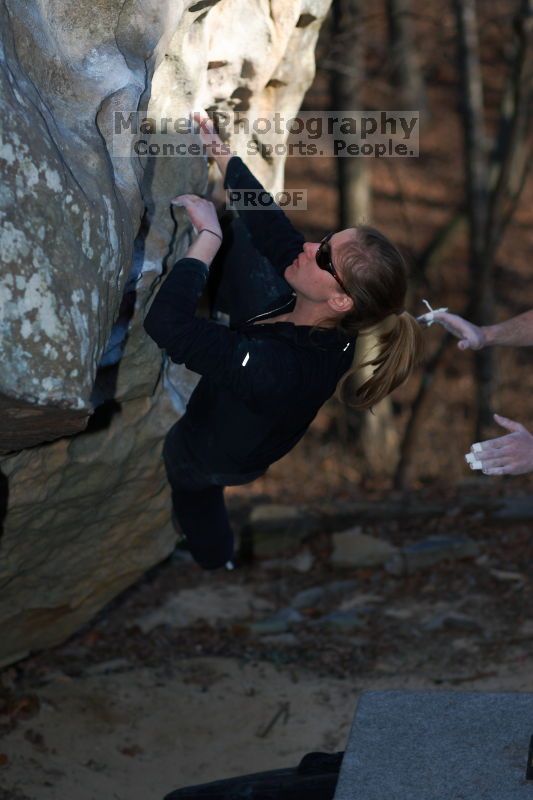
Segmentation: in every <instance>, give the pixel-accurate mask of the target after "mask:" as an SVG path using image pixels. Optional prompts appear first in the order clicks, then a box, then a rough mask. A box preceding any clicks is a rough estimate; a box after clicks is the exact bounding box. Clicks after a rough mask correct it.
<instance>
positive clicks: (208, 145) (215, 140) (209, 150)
mask: <svg viewBox="0 0 533 800" xmlns="http://www.w3.org/2000/svg"><path fill="white" fill-rule="evenodd" d="M192 119H193V120H194V122H195V123H196V124H197V125H198V134H199V136H200V139H201V141H202V144H203V146H204V148H205V154H206V155H207V156H209V157H211V158H214V159H215V161H216V162H217V164H218V166H219V169H220V171H221V173H222V175H225V173H226V167H227V166H228V163H229V161H230V159H231V157H232V155H233V152H232V150H231V147H230V146H229V145H228V144H225V143H224V142H223V141H222V139H221V138H220V136H219V135H218V133H217V132H216V128H215V123H214V122H213V120H212V119H211V117H210V116H209V114H208V113H207V111H206V110H205V109H201V110H200V111H194V112H193V113H192Z"/></svg>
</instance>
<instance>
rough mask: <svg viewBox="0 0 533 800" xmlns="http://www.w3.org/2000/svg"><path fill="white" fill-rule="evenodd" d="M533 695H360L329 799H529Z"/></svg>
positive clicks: (532, 788) (532, 796)
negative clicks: (334, 790)
mask: <svg viewBox="0 0 533 800" xmlns="http://www.w3.org/2000/svg"><path fill="white" fill-rule="evenodd" d="M532 735H533V694H517V693H508V694H507V693H506V694H489V693H481V692H442V691H435V692H401V691H389V692H364V693H363V694H362V695H361V698H360V700H359V703H358V706H357V710H356V713H355V717H354V721H353V724H352V729H351V732H350V736H349V738H348V744H347V747H346V752H345V755H344V759H343V762H342V766H341V771H340V775H339V781H338V784H337V789H336V792H335V798H334V800H526V798H527V800H533V780H526V768H527V766H528V751H529V743H530V739H531V736H532Z"/></svg>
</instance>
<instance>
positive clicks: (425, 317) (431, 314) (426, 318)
mask: <svg viewBox="0 0 533 800" xmlns="http://www.w3.org/2000/svg"><path fill="white" fill-rule="evenodd" d="M422 302H423V303H424V304H425V305H426V306H427V307H428V308H429V311H428V312H427V314H422V316H421V317H417V320H418V321H419V322H424V323H425V324H426V325H427V327H428V328H429V326H430V325H433V323H434V322H435V314H437V313H438V312H439V311H448V309H447V308H431V305H430V303H429V302H428V300H422Z"/></svg>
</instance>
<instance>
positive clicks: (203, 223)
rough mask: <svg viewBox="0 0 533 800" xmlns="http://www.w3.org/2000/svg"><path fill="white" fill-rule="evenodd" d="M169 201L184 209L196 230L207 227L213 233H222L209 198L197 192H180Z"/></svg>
mask: <svg viewBox="0 0 533 800" xmlns="http://www.w3.org/2000/svg"><path fill="white" fill-rule="evenodd" d="M170 202H171V203H172V205H174V206H181V207H182V208H184V209H185V211H186V212H187V215H188V217H189V219H190V220H191V222H192V224H193V225H194V227H195V228H196V230H198V231H201V230H203V229H204V228H209V230H211V231H214V233H219V234H220V235H222V231H221V228H220V223H219V221H218V217H217V212H216V209H215V206H214V204H213V203H212V202H211V201H210V200H206V199H205V198H203V197H200V196H199V195H197V194H180V195H177V196H176V197H173V198H172V200H171V201H170Z"/></svg>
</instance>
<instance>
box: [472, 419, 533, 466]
mask: <svg viewBox="0 0 533 800" xmlns="http://www.w3.org/2000/svg"><path fill="white" fill-rule="evenodd" d="M494 419H495V420H496V422H497V423H498V425H501V427H502V428H505V429H506V430H508V431H510V433H508V434H507V435H505V436H499V437H498V438H496V439H487V440H486V441H484V442H476V443H475V444H473V445H472V447H471V448H470V452H469V453H467V454H466V455H465V460H466V462H467V464H468V465H469V466H470V469H479V470H481V471H482V472H483V473H484V474H485V475H523V474H525V473H526V472H533V436H532V435H531V433H529V431H528V430H527V429H526V428H525V427H524V426H523V425H522V424H521V423H520V422H515V421H514V420H512V419H507V417H502V416H500V415H499V414H494Z"/></svg>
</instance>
